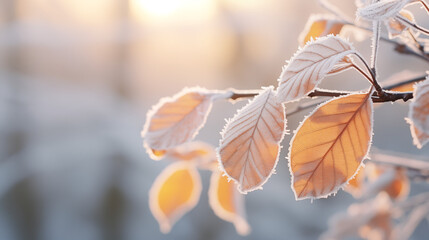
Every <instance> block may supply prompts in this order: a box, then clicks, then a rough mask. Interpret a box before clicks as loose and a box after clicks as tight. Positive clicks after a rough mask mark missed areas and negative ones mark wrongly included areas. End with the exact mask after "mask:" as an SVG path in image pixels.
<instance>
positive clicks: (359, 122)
mask: <svg viewBox="0 0 429 240" xmlns="http://www.w3.org/2000/svg"><path fill="white" fill-rule="evenodd" d="M370 95H371V93H365V94H350V95H347V96H344V97H340V98H336V99H333V100H330V101H328V102H326V103H324V104H323V105H321V106H320V107H319V108H317V109H316V110H315V111H314V112H313V113H311V114H310V115H309V116H308V117H307V118H306V119H304V121H303V122H302V123H301V125H300V126H299V127H298V129H297V131H296V134H295V136H294V137H293V138H292V141H291V145H290V151H289V168H290V171H291V174H292V188H293V190H294V193H295V197H296V199H297V200H300V199H306V198H321V197H327V196H328V195H330V194H332V193H335V192H337V191H338V189H339V188H340V187H342V186H343V185H344V184H345V183H347V182H348V181H349V180H350V179H351V178H352V177H353V176H354V175H355V174H356V171H357V169H358V168H359V166H360V165H361V163H362V160H363V159H364V158H365V157H366V156H367V153H368V151H369V147H370V144H371V138H372V115H373V105H372V100H371V98H370Z"/></svg>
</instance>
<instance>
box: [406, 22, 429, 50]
mask: <svg viewBox="0 0 429 240" xmlns="http://www.w3.org/2000/svg"><path fill="white" fill-rule="evenodd" d="M407 32H408V34H409V35H410V37H411V39H412V40H413V42H414V43H415V44H416V47H417V48H418V49H419V50H420V52H421V53H423V54H424V53H425V47H424V46H423V45H422V44H421V43H420V42H419V41H417V38H416V37H415V36H414V34H413V32H411V29H409V28H408V29H407Z"/></svg>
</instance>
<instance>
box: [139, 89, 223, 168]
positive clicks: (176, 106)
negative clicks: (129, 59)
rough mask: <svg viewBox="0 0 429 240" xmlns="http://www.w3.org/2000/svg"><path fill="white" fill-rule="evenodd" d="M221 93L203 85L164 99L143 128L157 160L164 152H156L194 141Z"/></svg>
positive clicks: (145, 137)
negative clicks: (213, 102)
mask: <svg viewBox="0 0 429 240" xmlns="http://www.w3.org/2000/svg"><path fill="white" fill-rule="evenodd" d="M220 95H221V94H220V93H213V92H208V91H207V90H204V89H201V88H191V89H184V90H183V91H182V92H180V93H178V94H176V95H175V96H173V97H171V98H164V99H161V100H160V102H159V103H158V104H157V105H155V106H154V107H153V108H152V110H151V111H149V112H148V114H147V117H146V124H145V126H144V129H143V131H142V137H143V138H144V146H145V148H146V149H147V151H148V153H149V155H150V156H151V157H153V158H154V159H156V160H157V159H159V158H160V157H162V154H156V153H162V151H165V150H168V149H170V148H173V147H175V146H178V145H180V144H182V143H185V142H188V141H190V140H192V139H193V138H194V137H195V135H197V133H198V131H199V130H200V129H201V127H202V126H203V125H204V123H205V121H206V118H207V115H208V114H209V112H210V109H211V106H212V101H213V100H214V99H215V98H216V97H218V96H220ZM154 153H155V154H154Z"/></svg>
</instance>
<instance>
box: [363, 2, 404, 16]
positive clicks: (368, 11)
mask: <svg viewBox="0 0 429 240" xmlns="http://www.w3.org/2000/svg"><path fill="white" fill-rule="evenodd" d="M410 2H411V0H381V1H378V2H374V3H372V4H369V5H366V6H364V7H362V8H359V9H358V10H357V16H358V17H361V18H364V19H366V20H375V21H380V20H386V19H388V18H390V17H394V16H395V15H396V14H398V13H399V11H401V10H402V8H404V7H405V5H407V4H408V3H410Z"/></svg>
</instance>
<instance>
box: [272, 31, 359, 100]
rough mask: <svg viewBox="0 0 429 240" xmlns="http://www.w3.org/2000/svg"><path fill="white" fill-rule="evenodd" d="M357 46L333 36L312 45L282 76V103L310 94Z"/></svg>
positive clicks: (280, 92) (290, 63)
mask: <svg viewBox="0 0 429 240" xmlns="http://www.w3.org/2000/svg"><path fill="white" fill-rule="evenodd" d="M355 52H356V51H355V49H354V48H353V46H352V45H351V44H350V43H349V42H347V41H345V40H343V39H342V38H340V37H338V36H333V35H329V36H326V37H321V38H318V39H316V40H315V41H310V42H308V43H307V44H306V45H305V46H304V48H302V49H300V50H298V52H297V53H295V55H294V56H293V57H292V58H291V59H290V60H289V62H288V64H287V65H286V66H285V67H284V68H283V71H282V73H281V75H280V78H279V79H278V81H279V87H278V89H277V95H278V98H279V100H280V101H281V102H291V101H295V100H298V99H300V98H302V97H304V96H306V95H307V94H308V93H310V92H311V91H312V90H313V89H314V88H315V87H316V86H317V85H318V84H319V83H320V82H321V81H322V79H323V78H325V77H326V76H327V75H328V74H329V73H330V72H331V71H332V70H333V69H335V67H336V66H337V64H344V63H345V62H344V59H347V58H345V57H346V56H347V55H349V54H352V53H355Z"/></svg>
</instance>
